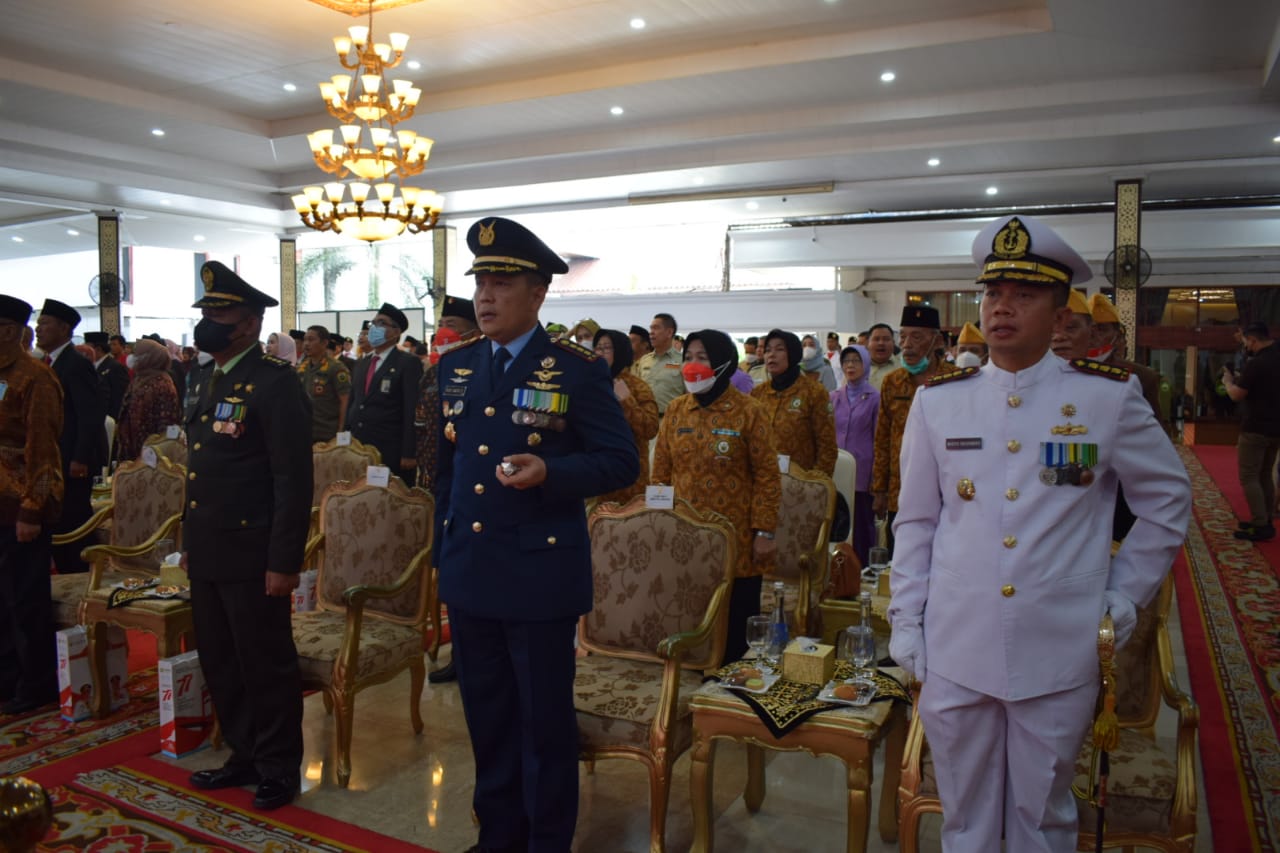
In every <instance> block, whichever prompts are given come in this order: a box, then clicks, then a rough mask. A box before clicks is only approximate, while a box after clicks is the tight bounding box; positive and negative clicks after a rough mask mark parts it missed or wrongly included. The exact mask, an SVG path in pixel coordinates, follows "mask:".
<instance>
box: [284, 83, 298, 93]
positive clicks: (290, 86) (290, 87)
mask: <svg viewBox="0 0 1280 853" xmlns="http://www.w3.org/2000/svg"><path fill="white" fill-rule="evenodd" d="M284 90H285V91H286V92H296V91H298V84H297V83H285V84H284Z"/></svg>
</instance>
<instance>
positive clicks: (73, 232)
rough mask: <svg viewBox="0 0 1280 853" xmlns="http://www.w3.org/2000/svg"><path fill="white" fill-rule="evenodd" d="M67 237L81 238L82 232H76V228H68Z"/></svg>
mask: <svg viewBox="0 0 1280 853" xmlns="http://www.w3.org/2000/svg"><path fill="white" fill-rule="evenodd" d="M67 236H68V237H79V236H80V232H79V231H77V230H76V229H74V228H68V229H67Z"/></svg>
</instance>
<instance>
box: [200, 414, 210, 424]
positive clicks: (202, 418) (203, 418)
mask: <svg viewBox="0 0 1280 853" xmlns="http://www.w3.org/2000/svg"><path fill="white" fill-rule="evenodd" d="M208 422H209V416H208V415H201V416H200V423H202V424H207V423H208Z"/></svg>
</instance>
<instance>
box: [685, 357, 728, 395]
mask: <svg viewBox="0 0 1280 853" xmlns="http://www.w3.org/2000/svg"><path fill="white" fill-rule="evenodd" d="M729 364H730V363H728V362H726V363H725V364H722V365H720V366H719V367H717V368H711V367H708V366H707V365H705V364H700V363H697V362H689V363H688V364H686V365H685V366H684V367H683V368H681V370H680V373H681V375H682V376H683V377H684V390H686V391H688V392H689V393H690V394H705V393H706V392H707V391H710V390H711V389H712V388H713V387H714V386H715V384H716V379H717V378H718V377H719V376H720V375H721V374H722V373H724V371H725V369H726V368H728V367H729ZM698 368H703V369H702V370H698ZM706 370H711V375H710V376H706V377H705V378H703V379H690V378H689V373H690V372H692V373H697V374H699V375H702V374H704V373H705V371H706Z"/></svg>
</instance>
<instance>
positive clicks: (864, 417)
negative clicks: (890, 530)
mask: <svg viewBox="0 0 1280 853" xmlns="http://www.w3.org/2000/svg"><path fill="white" fill-rule="evenodd" d="M870 364H871V354H870V353H869V352H868V351H867V348H866V347H864V346H859V345H856V344H855V345H854V346H847V347H845V348H844V349H843V350H841V351H840V369H841V371H842V372H843V373H844V380H845V385H844V387H843V388H838V389H836V390H835V391H832V392H831V405H832V407H833V408H834V409H835V421H836V443H837V444H839V445H840V447H842V448H843V449H845V450H847V451H849V452H850V453H852V454H853V460H854V462H855V463H857V472H856V474H855V475H854V494H853V508H852V513H853V550H854V553H856V554H857V555H858V559H859V560H861V561H862V565H864V566H865V565H866V564H867V550H868V549H869V548H870V547H871V544H872V543H873V542H875V541H876V517H875V513H873V512H872V511H871V462H872V455H873V453H874V451H875V439H876V419H877V418H878V417H879V416H880V392H879V391H877V390H876V389H875V386H874V385H872V384H871V382H870V381H868V379H867V377H868V375H869V374H868V371H867V367H868V366H869V365H870Z"/></svg>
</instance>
